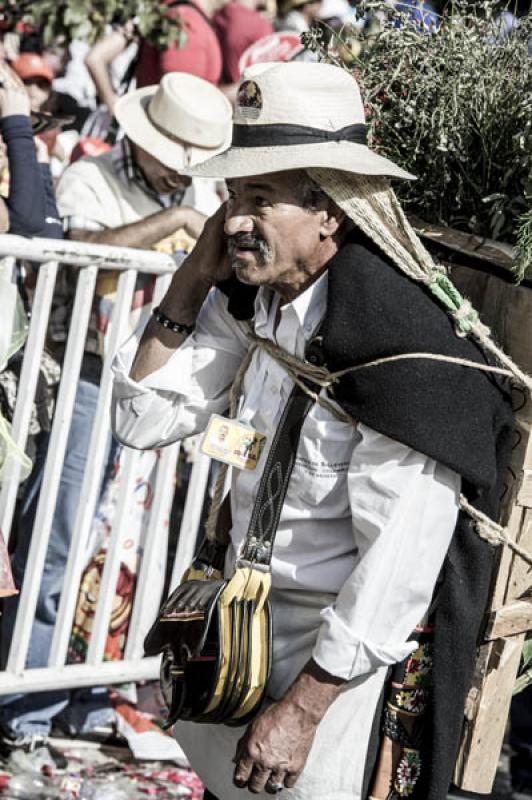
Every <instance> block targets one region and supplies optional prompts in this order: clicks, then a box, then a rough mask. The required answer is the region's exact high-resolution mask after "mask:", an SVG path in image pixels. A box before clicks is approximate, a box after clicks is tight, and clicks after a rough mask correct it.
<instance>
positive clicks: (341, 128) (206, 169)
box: [185, 62, 414, 179]
mask: <svg viewBox="0 0 532 800" xmlns="http://www.w3.org/2000/svg"><path fill="white" fill-rule="evenodd" d="M310 167H322V168H328V169H336V170H343V171H345V172H350V173H357V174H362V175H388V176H390V177H396V178H406V179H413V178H414V176H413V175H410V173H408V172H405V170H403V169H401V168H400V167H399V166H397V164H394V163H393V162H392V161H390V160H389V159H387V158H384V157H383V156H380V155H378V154H377V153H375V152H373V150H370V148H369V147H368V145H367V126H366V120H365V115H364V106H363V104H362V99H361V97H360V90H359V88H358V84H357V83H356V81H355V79H354V78H353V77H351V76H350V75H349V73H347V72H346V71H345V70H343V69H340V68H339V67H334V66H332V65H330V64H312V63H310V64H309V63H304V62H289V63H263V64H255V65H253V66H251V67H249V68H248V69H247V70H246V71H245V72H244V75H243V76H242V79H241V82H240V86H239V90H238V95H237V101H236V108H235V116H234V123H233V136H232V142H231V146H230V147H229V149H228V150H225V151H224V152H223V153H220V154H219V155H217V156H215V157H214V158H210V159H208V160H207V161H205V162H204V163H203V164H201V165H198V166H196V167H194V168H189V169H186V170H185V172H186V174H188V175H201V176H206V177H207V176H208V177H212V178H240V177H245V176H248V175H258V174H266V173H269V172H281V171H283V170H289V169H305V168H310Z"/></svg>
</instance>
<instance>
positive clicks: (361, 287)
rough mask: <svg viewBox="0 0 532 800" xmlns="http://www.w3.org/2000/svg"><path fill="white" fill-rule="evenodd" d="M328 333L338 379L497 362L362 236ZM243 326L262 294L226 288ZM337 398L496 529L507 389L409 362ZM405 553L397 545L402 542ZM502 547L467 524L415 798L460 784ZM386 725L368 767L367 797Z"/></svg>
mask: <svg viewBox="0 0 532 800" xmlns="http://www.w3.org/2000/svg"><path fill="white" fill-rule="evenodd" d="M328 281H329V282H328V299H327V311H326V315H325V319H324V323H323V326H322V328H321V331H320V333H321V335H322V336H323V345H322V348H323V356H324V362H325V366H326V367H327V368H328V369H329V371H331V372H335V371H337V370H342V369H345V368H347V367H350V366H355V365H358V364H365V363H368V362H370V361H373V360H375V359H379V358H383V357H386V356H392V355H396V354H400V353H434V354H440V355H443V356H451V357H453V358H460V359H466V360H468V361H474V362H477V363H478V364H494V361H493V359H492V358H491V356H488V355H487V354H486V353H485V352H484V351H483V349H482V348H481V346H480V345H478V344H477V343H476V342H474V341H473V340H471V339H469V338H461V337H459V336H457V335H456V332H455V329H454V324H453V321H452V320H451V319H450V317H449V316H448V314H447V313H446V312H445V310H444V309H443V308H442V307H441V306H440V305H439V303H438V302H437V301H436V300H435V299H434V297H433V296H432V295H431V294H430V292H429V290H428V289H427V288H426V287H424V286H422V285H421V284H419V283H417V282H415V281H413V280H411V279H410V278H408V277H407V276H406V275H404V274H403V273H402V272H400V271H399V270H398V269H397V268H396V267H395V266H394V265H393V264H392V262H391V261H390V260H389V259H388V258H387V257H386V256H385V255H384V254H383V253H382V252H381V251H380V250H379V248H378V247H377V246H376V245H375V244H373V242H371V241H370V240H369V239H368V238H367V237H366V236H365V235H364V234H362V233H361V232H359V231H356V232H354V234H352V235H351V236H350V238H349V240H348V241H347V242H346V243H345V244H344V245H343V246H342V247H341V249H340V251H339V252H338V254H337V255H336V256H335V257H334V258H333V259H332V260H331V262H330V264H329V266H328ZM219 288H220V289H221V290H222V291H223V292H224V293H225V294H227V295H228V296H229V311H230V312H231V313H232V314H233V315H234V316H235V317H236V318H237V319H240V320H242V319H250V318H251V317H252V316H253V313H254V311H253V300H254V297H255V294H256V288H254V287H249V286H245V285H243V284H241V283H239V282H238V281H237V280H236V278H231V279H229V280H228V281H225V282H224V283H223V284H220V285H219ZM331 396H332V397H333V398H334V399H335V400H336V401H337V402H338V403H339V404H340V405H341V407H342V408H343V409H344V410H345V411H346V412H347V413H348V414H350V415H351V416H352V417H353V418H354V419H355V420H359V421H360V422H363V423H364V424H366V425H368V426H370V427H371V428H374V429H375V430H376V431H379V432H380V433H383V434H385V435H386V436H389V437H390V438H392V439H396V440H398V441H400V442H402V443H403V444H405V445H407V446H409V447H411V448H413V449H414V450H417V451H419V452H421V453H424V454H425V455H427V456H429V457H430V458H433V459H435V460H436V461H439V462H441V463H442V464H444V465H445V466H447V467H449V468H450V469H452V470H454V471H455V472H457V473H458V474H459V475H461V477H462V493H463V494H465V496H466V497H467V499H468V500H469V502H470V503H472V504H473V505H474V506H475V507H476V508H477V509H479V510H480V511H482V512H484V513H485V514H487V515H488V516H490V517H491V518H492V519H495V520H496V519H497V517H498V512H499V504H500V499H501V496H502V494H503V491H504V480H505V474H506V469H507V465H508V461H509V455H510V451H511V446H512V438H513V436H512V434H513V430H514V420H513V413H512V408H511V398H510V386H509V382H508V381H507V379H505V378H503V377H501V376H499V375H494V374H491V373H486V372H482V371H480V370H477V369H474V368H470V367H465V366H462V365H457V364H454V363H448V362H447V363H445V362H441V361H433V360H423V359H412V360H404V361H400V362H391V363H387V364H382V365H380V366H376V367H372V368H367V369H362V370H359V371H357V372H353V373H348V374H347V375H345V376H344V377H342V378H341V379H340V380H339V382H338V383H337V384H335V385H334V387H333V389H332V392H331ZM398 546H399V544H398ZM494 553H495V550H494V548H493V547H492V546H491V545H489V544H488V543H487V542H486V541H484V540H482V539H481V538H480V537H479V536H478V534H477V533H476V531H475V529H474V526H473V523H472V522H471V520H470V519H469V517H467V516H466V515H465V514H464V513H463V512H461V513H460V514H459V517H458V523H457V526H456V529H455V533H454V536H453V539H452V542H451V545H450V548H449V551H448V554H447V557H446V560H445V562H444V565H443V568H442V573H441V580H440V584H439V586H438V599H437V604H436V610H435V616H434V625H435V632H434V660H433V683H434V686H433V705H432V713H431V719H430V723H429V725H428V726H427V729H426V735H425V741H424V743H423V746H422V764H423V766H422V771H421V777H420V779H419V781H418V784H417V785H416V788H415V792H414V795H413V798H423V800H445V798H446V796H447V790H448V787H449V784H450V782H451V780H452V775H453V769H454V764H455V761H456V755H457V751H458V746H459V742H460V734H461V730H462V724H463V718H464V704H465V699H466V695H467V692H468V690H469V687H470V684H471V679H472V676H473V669H474V665H475V656H476V647H477V643H478V640H479V636H480V634H481V627H482V623H483V619H484V614H485V610H486V605H487V602H488V599H489V590H490V585H491V579H492V572H493V564H494ZM379 722H380V720H376V722H375V725H374V731H375V737H374V741H373V743H372V744H371V746H370V750H369V752H368V757H367V764H366V793H367V791H368V790H369V788H370V779H371V775H372V772H373V769H374V767H375V761H376V756H377V752H378V736H379V729H380V725H379V724H378V723H379Z"/></svg>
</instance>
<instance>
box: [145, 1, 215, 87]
mask: <svg viewBox="0 0 532 800" xmlns="http://www.w3.org/2000/svg"><path fill="white" fill-rule="evenodd" d="M170 4H171V0H166V3H165V5H170ZM168 15H169V16H171V17H179V19H180V20H181V21H182V23H183V27H184V28H185V30H186V32H187V41H186V43H185V44H184V46H183V47H180V48H178V47H176V45H175V44H173V45H171V46H170V47H169V48H168V49H167V50H162V51H161V50H158V49H157V48H156V47H154V46H153V45H152V44H149V43H148V42H146V41H142V43H141V45H140V48H141V49H140V55H139V61H138V64H137V69H136V72H135V76H136V78H137V87H138V88H139V89H140V88H142V87H143V86H151V85H152V84H155V83H159V81H160V80H161V78H162V76H163V75H165V74H166V73H167V72H190V73H191V74H192V75H197V76H198V78H203V79H204V80H206V81H210V82H211V83H214V84H218V83H219V82H220V78H221V74H222V52H221V50H220V45H219V43H218V38H217V36H216V33H215V32H214V29H213V27H212V26H211V25H210V23H209V22H208V20H207V19H206V18H205V16H204V15H203V13H202V12H201V11H200V10H199V9H196V7H195V6H194V5H193V4H192V3H191V4H190V5H178V6H176V7H175V8H170V9H169V10H168Z"/></svg>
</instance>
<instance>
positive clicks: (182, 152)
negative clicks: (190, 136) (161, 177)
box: [114, 86, 229, 173]
mask: <svg viewBox="0 0 532 800" xmlns="http://www.w3.org/2000/svg"><path fill="white" fill-rule="evenodd" d="M158 88H159V87H158V86H146V87H145V88H143V89H137V90H136V91H134V92H128V93H127V94H125V95H123V96H122V97H121V98H120V99H119V100H118V102H117V103H116V105H115V108H114V115H115V117H116V119H117V122H118V123H119V125H120V126H121V128H122V129H123V131H124V133H125V134H126V136H127V137H128V139H131V141H132V142H134V143H135V144H136V145H138V146H139V147H142V149H143V150H146V152H147V153H149V154H150V156H153V157H154V158H156V159H157V161H160V162H161V164H164V165H165V166H166V167H169V168H170V169H175V170H178V171H179V172H183V173H185V172H186V169H185V167H190V168H191V167H194V166H196V165H199V164H200V163H201V162H203V161H205V159H207V158H208V159H212V158H213V156H216V155H217V154H218V153H220V152H221V151H222V150H224V149H225V148H226V147H227V146H228V145H229V141H227V142H224V144H223V145H222V146H221V147H213V148H206V147H195V146H194V145H191V144H185V143H183V144H181V143H180V142H177V141H176V142H174V141H172V139H171V138H170V137H169V136H165V135H164V133H161V131H160V130H159V129H158V128H156V127H155V125H154V124H153V123H152V122H151V121H150V118H149V117H148V113H147V108H148V105H149V102H150V100H151V99H152V97H153V96H154V94H155V93H156V91H157V89H158Z"/></svg>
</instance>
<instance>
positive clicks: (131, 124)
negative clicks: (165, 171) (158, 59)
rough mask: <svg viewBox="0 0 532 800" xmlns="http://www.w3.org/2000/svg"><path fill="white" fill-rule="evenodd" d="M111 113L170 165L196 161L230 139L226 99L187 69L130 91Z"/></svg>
mask: <svg viewBox="0 0 532 800" xmlns="http://www.w3.org/2000/svg"><path fill="white" fill-rule="evenodd" d="M114 113H115V117H116V119H117V120H118V122H119V124H120V125H121V126H122V128H123V129H124V132H125V134H126V136H127V137H128V138H129V139H131V141H132V142H135V144H137V145H138V146H139V147H142V148H143V150H146V152H147V153H149V154H150V155H151V156H153V157H154V158H156V159H157V160H158V161H160V162H161V163H162V164H164V165H165V166H167V167H170V168H171V169H176V170H180V169H182V168H183V167H185V166H191V165H194V164H198V163H199V162H200V161H204V160H205V159H206V158H209V157H210V156H212V155H216V153H218V152H220V150H223V149H224V148H226V147H227V146H228V144H229V142H230V136H231V116H232V108H231V104H230V102H229V100H227V98H226V97H225V96H224V95H223V94H222V93H221V92H220V91H219V90H218V89H217V88H216V87H215V86H213V85H212V84H211V83H208V81H204V80H203V79H202V78H198V77H197V76H196V75H190V74H189V73H186V72H169V73H168V74H166V75H164V77H163V78H162V80H161V82H160V83H159V84H158V85H156V86H145V87H144V88H142V89H137V90H136V91H133V92H128V93H127V94H125V95H123V97H121V98H120V99H119V100H118V102H117V103H116V105H115V109H114Z"/></svg>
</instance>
